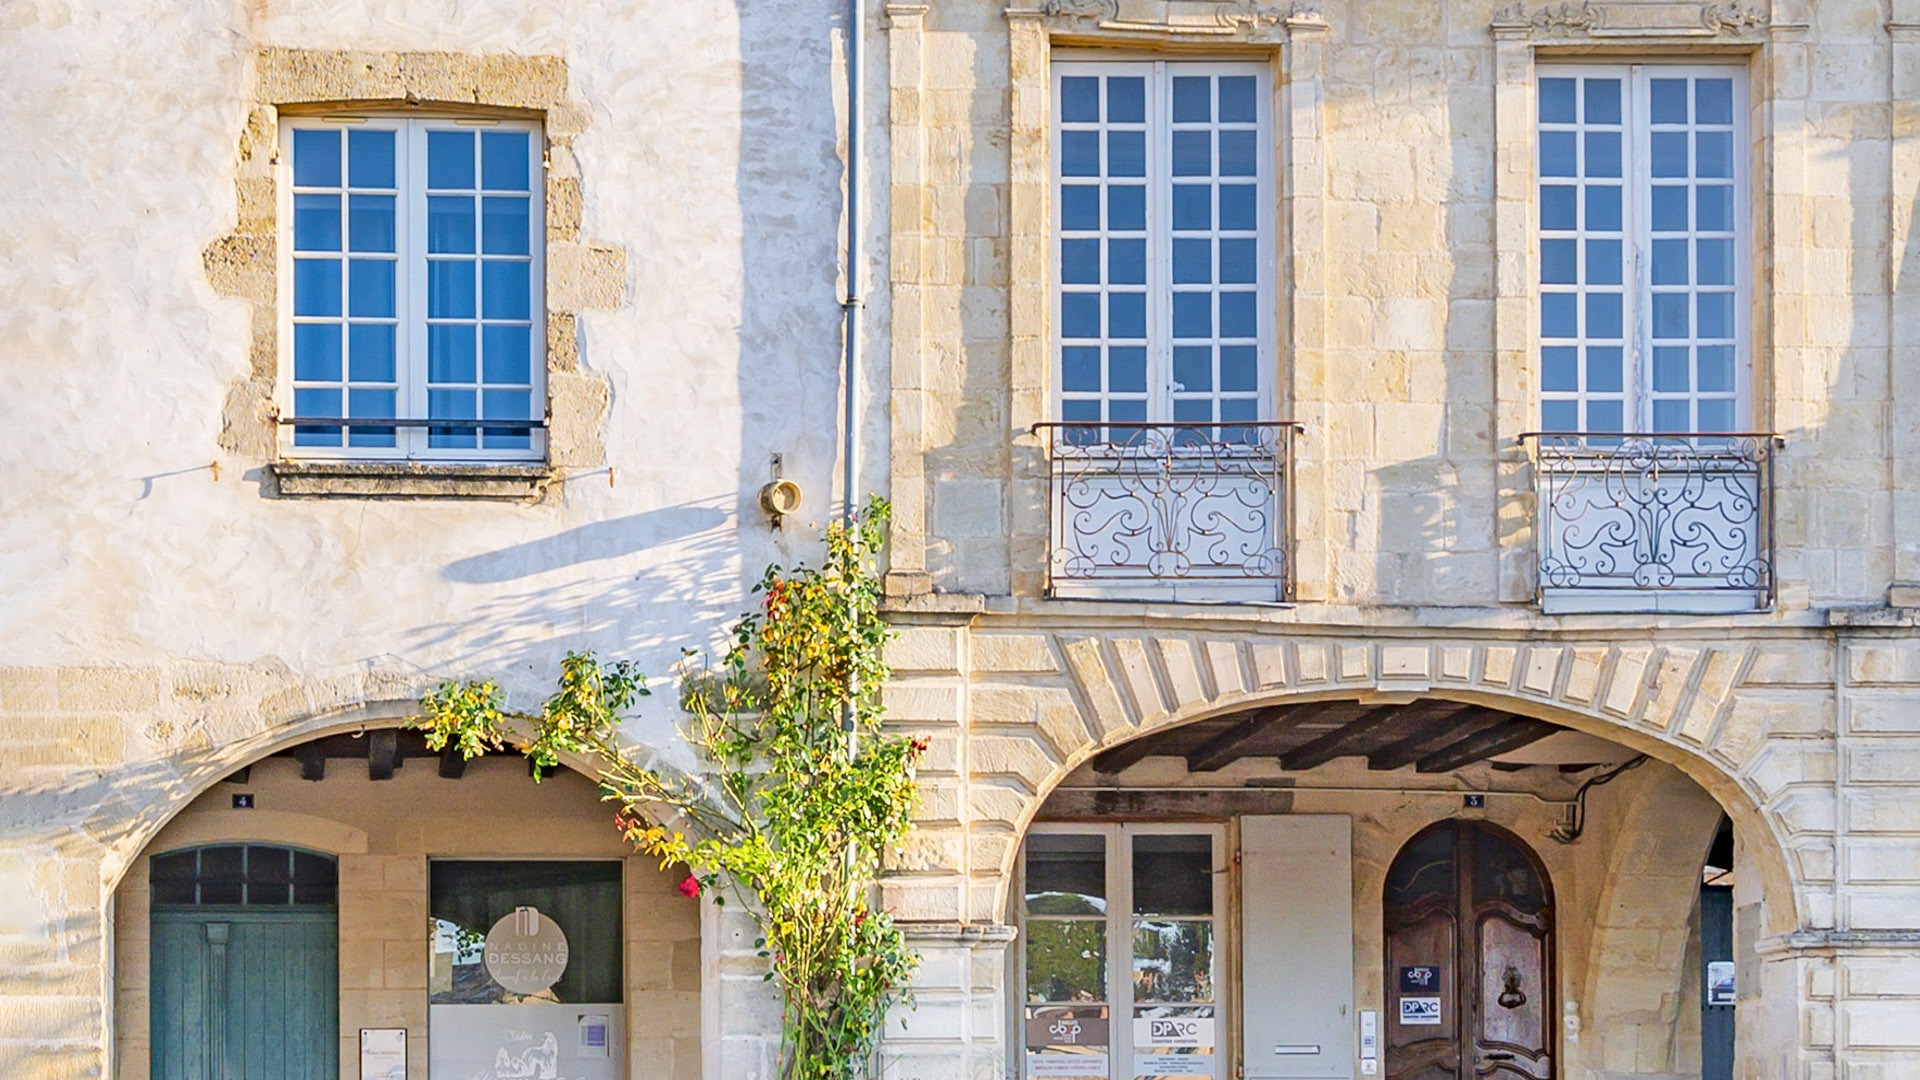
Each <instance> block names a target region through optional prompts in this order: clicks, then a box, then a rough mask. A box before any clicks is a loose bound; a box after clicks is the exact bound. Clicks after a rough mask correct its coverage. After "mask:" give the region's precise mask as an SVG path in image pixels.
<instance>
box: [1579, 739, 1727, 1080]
mask: <svg viewBox="0 0 1920 1080" xmlns="http://www.w3.org/2000/svg"><path fill="white" fill-rule="evenodd" d="M1635 780H1636V782H1635V783H1634V784H1633V786H1632V787H1630V788H1628V789H1627V790H1626V791H1624V792H1623V793H1622V805H1621V806H1619V807H1618V808H1617V810H1616V811H1615V816H1616V822H1617V823H1616V824H1615V826H1614V829H1613V831H1614V834H1615V835H1616V836H1618V837H1619V840H1618V841H1617V842H1616V846H1615V848H1614V851H1613V857H1612V859H1611V860H1609V865H1608V867H1607V872H1606V877H1605V878H1604V880H1603V882H1602V884H1601V888H1600V893H1599V902H1598V903H1597V904H1596V905H1595V909H1594V918H1593V928H1592V933H1593V939H1592V942H1591V944H1590V947H1589V949H1588V957H1589V960H1588V964H1587V978H1586V985H1585V987H1584V988H1583V991H1584V992H1583V994H1582V1000H1581V1006H1580V1012H1581V1016H1582V1026H1583V1027H1584V1028H1586V1029H1587V1030H1590V1031H1592V1032H1593V1038H1592V1040H1591V1041H1592V1044H1593V1045H1592V1046H1591V1047H1588V1048H1584V1049H1583V1054H1584V1055H1586V1056H1587V1057H1589V1058H1590V1059H1591V1060H1594V1061H1603V1062H1604V1061H1616V1060H1632V1061H1635V1062H1637V1063H1638V1064H1639V1065H1640V1066H1642V1067H1644V1068H1649V1069H1652V1070H1653V1071H1656V1072H1671V1073H1674V1074H1676V1075H1678V1074H1684V1073H1686V1072H1687V1071H1689V1069H1688V1067H1687V1066H1688V1064H1689V1063H1688V1062H1687V1061H1686V1060H1685V1052H1684V1048H1683V1047H1682V1046H1681V1045H1680V1042H1681V1034H1682V1033H1683V1032H1691V1033H1692V1034H1693V1035H1694V1037H1695V1038H1696V1039H1697V1037H1698V1034H1699V1029H1698V1026H1697V1024H1696V1023H1689V1022H1688V1021H1689V1018H1688V1016H1687V1015H1686V1013H1687V1011H1688V1006H1689V1005H1692V1006H1694V1007H1695V1008H1696V1009H1697V1006H1698V999H1697V997H1695V998H1689V997H1688V995H1687V993H1686V991H1687V989H1688V987H1689V985H1690V981H1689V974H1690V971H1689V968H1688V964H1689V963H1690V962H1697V961H1698V957H1697V955H1696V954H1695V952H1694V949H1693V944H1694V942H1693V935H1694V934H1695V933H1696V930H1697V927H1696V926H1695V913H1696V909H1697V903H1698V900H1699V895H1700V869H1701V864H1702V862H1703V860H1704V859H1705V857H1706V854H1707V849H1708V847H1709V846H1710V845H1711V844H1712V843H1713V838H1714V835H1715V834H1716V833H1717V832H1718V831H1719V828H1720V814H1721V807H1720V805H1719V804H1718V803H1716V802H1715V801H1714V800H1713V798H1712V797H1711V796H1710V795H1709V794H1708V793H1707V792H1705V791H1704V790H1702V789H1701V788H1700V787H1699V785H1697V784H1694V783H1691V782H1689V781H1688V780H1687V779H1686V778H1685V777H1683V776H1681V775H1679V774H1678V772H1677V770H1674V769H1672V768H1660V769H1658V770H1657V771H1654V772H1651V773H1649V774H1644V775H1642V776H1640V777H1636V778H1635ZM1695 990H1696V992H1697V986H1696V987H1695ZM1615 1043H1624V1044H1625V1045H1623V1046H1614V1045H1610V1044H1615ZM1696 1054H1697V1052H1696ZM1698 1069H1699V1061H1698V1059H1697V1056H1696V1058H1695V1060H1693V1061H1692V1062H1691V1070H1692V1071H1694V1072H1697V1071H1698Z"/></svg>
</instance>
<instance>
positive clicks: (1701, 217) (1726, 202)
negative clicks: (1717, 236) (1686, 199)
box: [1694, 184, 1733, 232]
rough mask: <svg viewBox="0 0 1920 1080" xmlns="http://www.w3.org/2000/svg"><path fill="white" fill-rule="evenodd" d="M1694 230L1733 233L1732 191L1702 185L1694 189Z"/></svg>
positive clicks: (1722, 187)
mask: <svg viewBox="0 0 1920 1080" xmlns="http://www.w3.org/2000/svg"><path fill="white" fill-rule="evenodd" d="M1694 208H1695V210H1696V212H1697V214H1696V216H1695V218H1694V222H1695V228H1698V229H1699V230H1700V231H1701V232H1731V231H1733V189H1732V188H1731V187H1727V186H1726V185H1723V184H1702V185H1701V186H1699V187H1697V188H1695V189H1694Z"/></svg>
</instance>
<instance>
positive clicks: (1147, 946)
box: [1133, 919, 1213, 1001]
mask: <svg viewBox="0 0 1920 1080" xmlns="http://www.w3.org/2000/svg"><path fill="white" fill-rule="evenodd" d="M1133 997H1134V1000H1135V1001H1212V1000H1213V921H1212V920H1210V919H1195V920H1184V919H1183V920H1179V921H1145V920H1141V921H1136V922H1135V923H1134V924H1133Z"/></svg>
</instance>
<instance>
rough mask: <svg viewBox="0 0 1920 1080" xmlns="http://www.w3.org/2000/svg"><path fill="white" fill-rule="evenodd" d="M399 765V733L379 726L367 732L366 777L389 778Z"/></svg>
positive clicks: (375, 778) (374, 778)
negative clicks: (376, 729)
mask: <svg viewBox="0 0 1920 1080" xmlns="http://www.w3.org/2000/svg"><path fill="white" fill-rule="evenodd" d="M399 767H400V733H399V732H397V731H395V730H393V729H392V728H381V729H380V730H378V731H370V732H368V733H367V779H369V780H391V779H393V771H394V770H395V769H397V768H399Z"/></svg>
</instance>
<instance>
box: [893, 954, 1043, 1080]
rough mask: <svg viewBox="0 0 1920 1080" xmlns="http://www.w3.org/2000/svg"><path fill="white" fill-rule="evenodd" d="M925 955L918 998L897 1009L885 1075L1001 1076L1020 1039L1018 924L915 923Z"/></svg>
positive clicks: (946, 1079) (975, 1079) (922, 1078)
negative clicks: (1013, 988) (1011, 1042)
mask: <svg viewBox="0 0 1920 1080" xmlns="http://www.w3.org/2000/svg"><path fill="white" fill-rule="evenodd" d="M905 929H906V932H907V941H908V944H910V945H911V946H912V947H913V949H914V951H915V952H917V953H918V954H919V956H920V967H919V970H917V971H915V972H914V978H913V998H914V1001H913V1005H912V1006H911V1007H907V1006H901V1007H898V1008H896V1009H894V1011H893V1013H892V1015H890V1016H889V1017H888V1018H887V1031H886V1035H885V1036H884V1038H883V1040H882V1043H881V1048H880V1072H879V1075H881V1076H888V1077H894V1076H897V1077H912V1078H914V1080H1001V1078H1002V1077H1005V1076H1008V1075H1010V1073H1011V1066H1012V1064H1013V1057H1012V1055H1013V1054H1015V1053H1017V1052H1018V1048H1017V1047H1010V1046H1008V1045H1007V1035H1008V1032H1009V1031H1010V1030H1011V1018H1010V1017H1008V1015H1007V1011H1006V1010H1007V1004H1006V1003H1007V1002H1008V1001H1009V1000H1014V997H1013V995H1009V994H1008V993H1007V992H1006V991H1007V988H1006V977H1007V967H1008V964H1007V949H1008V947H1009V946H1010V945H1011V943H1012V942H1013V940H1014V928H1013V927H1011V926H1005V925H1001V924H997V923H972V924H969V923H909V924H906V927H905Z"/></svg>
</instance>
